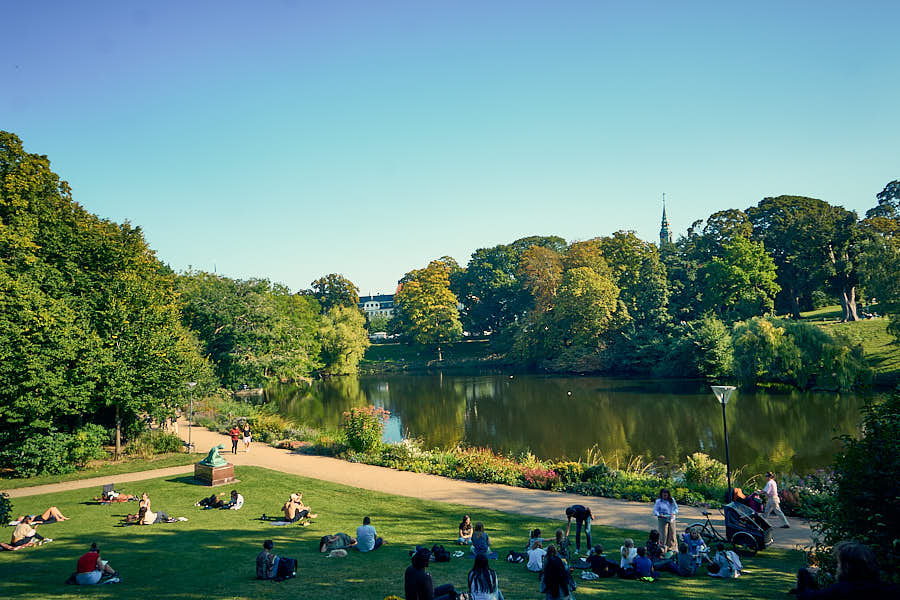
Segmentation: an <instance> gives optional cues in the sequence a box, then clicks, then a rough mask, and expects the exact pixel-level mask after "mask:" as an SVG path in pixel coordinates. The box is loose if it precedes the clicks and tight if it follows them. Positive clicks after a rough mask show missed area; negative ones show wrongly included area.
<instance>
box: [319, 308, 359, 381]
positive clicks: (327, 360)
mask: <svg viewBox="0 0 900 600" xmlns="http://www.w3.org/2000/svg"><path fill="white" fill-rule="evenodd" d="M318 337H319V340H320V341H321V344H322V362H323V363H324V364H323V367H322V372H323V373H324V374H325V375H353V374H355V373H356V372H357V370H358V368H359V361H360V360H362V357H363V355H364V354H365V352H366V348H368V347H369V336H368V333H367V332H366V317H365V315H363V313H362V312H361V311H360V310H359V309H358V308H356V307H355V306H353V307H350V306H332V307H331V308H330V309H328V312H326V313H325V315H324V319H323V321H322V325H321V326H320V328H319V331H318Z"/></svg>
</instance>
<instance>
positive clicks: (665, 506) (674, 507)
mask: <svg viewBox="0 0 900 600" xmlns="http://www.w3.org/2000/svg"><path fill="white" fill-rule="evenodd" d="M653 514H654V515H656V522H657V525H658V527H657V530H658V531H659V541H660V544H661V545H662V547H663V552H666V551H670V552H674V551H675V549H676V548H677V546H676V545H675V518H676V516H677V515H678V504H677V503H676V502H675V498H673V497H672V492H670V491H669V490H667V489H666V488H663V489H661V490H660V491H659V498H657V499H656V504H654V505H653Z"/></svg>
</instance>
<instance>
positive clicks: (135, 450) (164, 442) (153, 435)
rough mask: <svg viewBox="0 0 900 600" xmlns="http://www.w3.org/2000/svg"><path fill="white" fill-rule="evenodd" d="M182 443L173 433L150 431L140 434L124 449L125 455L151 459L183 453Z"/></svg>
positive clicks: (157, 430)
mask: <svg viewBox="0 0 900 600" xmlns="http://www.w3.org/2000/svg"><path fill="white" fill-rule="evenodd" d="M183 451H184V442H182V441H181V438H180V437H178V436H177V435H175V434H174V433H171V432H168V431H163V430H161V429H152V430H148V431H145V432H143V433H141V435H139V436H137V437H136V438H135V439H133V440H131V442H129V443H128V445H127V446H126V447H125V453H126V454H127V455H129V456H134V457H137V458H151V457H152V456H155V455H157V454H168V453H172V452H183Z"/></svg>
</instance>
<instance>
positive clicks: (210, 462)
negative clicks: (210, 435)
mask: <svg viewBox="0 0 900 600" xmlns="http://www.w3.org/2000/svg"><path fill="white" fill-rule="evenodd" d="M224 449H225V446H223V445H222V444H219V445H218V446H213V447H212V448H210V449H209V454H207V455H206V458H204V459H203V460H201V461H200V464H201V465H206V466H208V467H224V466H225V465H227V464H228V461H226V460H225V459H224V458H222V456H221V455H220V454H219V450H224Z"/></svg>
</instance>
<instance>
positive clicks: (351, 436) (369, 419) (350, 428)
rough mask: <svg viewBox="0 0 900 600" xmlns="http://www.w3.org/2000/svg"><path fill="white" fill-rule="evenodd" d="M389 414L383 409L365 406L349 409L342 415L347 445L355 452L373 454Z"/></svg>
mask: <svg viewBox="0 0 900 600" xmlns="http://www.w3.org/2000/svg"><path fill="white" fill-rule="evenodd" d="M389 416H390V413H389V412H388V411H386V410H384V409H383V408H377V407H375V406H367V407H364V408H351V409H350V410H349V411H348V412H345V413H344V433H345V434H346V435H347V445H348V446H350V448H351V449H352V450H354V451H356V452H362V453H367V452H373V451H374V450H375V449H376V448H378V446H379V445H380V444H381V436H382V434H383V432H384V423H385V421H386V420H387V419H388V417H389Z"/></svg>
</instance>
